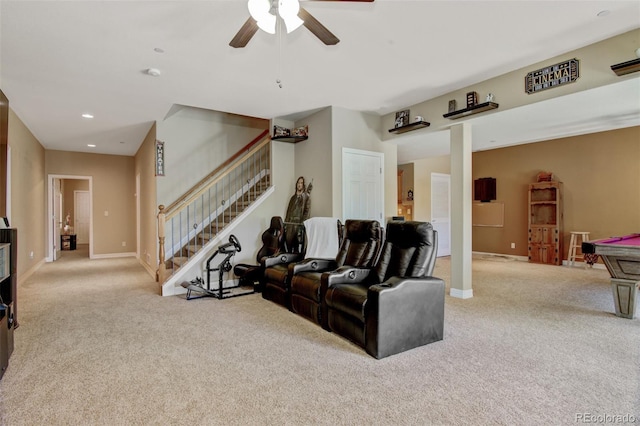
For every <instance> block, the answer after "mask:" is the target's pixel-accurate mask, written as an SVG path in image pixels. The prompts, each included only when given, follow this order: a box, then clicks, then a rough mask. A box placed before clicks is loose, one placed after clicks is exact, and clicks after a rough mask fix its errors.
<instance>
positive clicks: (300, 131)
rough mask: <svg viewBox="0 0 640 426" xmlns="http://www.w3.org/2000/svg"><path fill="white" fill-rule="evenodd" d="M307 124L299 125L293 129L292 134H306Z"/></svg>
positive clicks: (307, 130) (307, 132)
mask: <svg viewBox="0 0 640 426" xmlns="http://www.w3.org/2000/svg"><path fill="white" fill-rule="evenodd" d="M308 134H309V126H300V127H296V128H295V129H293V134H292V136H308Z"/></svg>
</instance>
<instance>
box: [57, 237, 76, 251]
mask: <svg viewBox="0 0 640 426" xmlns="http://www.w3.org/2000/svg"><path fill="white" fill-rule="evenodd" d="M75 249H76V235H75V234H70V235H60V250H75Z"/></svg>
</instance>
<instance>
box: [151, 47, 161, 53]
mask: <svg viewBox="0 0 640 426" xmlns="http://www.w3.org/2000/svg"><path fill="white" fill-rule="evenodd" d="M153 51H154V52H156V53H164V49H163V48H161V47H156V48H154V49H153Z"/></svg>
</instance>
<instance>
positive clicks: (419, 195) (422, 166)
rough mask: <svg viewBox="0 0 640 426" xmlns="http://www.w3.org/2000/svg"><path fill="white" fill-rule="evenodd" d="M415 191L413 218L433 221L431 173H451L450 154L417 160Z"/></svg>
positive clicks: (415, 165) (414, 176) (415, 163)
mask: <svg viewBox="0 0 640 426" xmlns="http://www.w3.org/2000/svg"><path fill="white" fill-rule="evenodd" d="M413 165H414V167H413V170H414V174H413V179H414V184H413V185H414V191H413V219H414V220H422V221H427V222H429V221H431V173H442V174H447V175H448V174H450V173H451V159H450V157H449V156H448V155H444V156H441V157H433V158H424V159H422V160H418V161H415V162H414V163H413Z"/></svg>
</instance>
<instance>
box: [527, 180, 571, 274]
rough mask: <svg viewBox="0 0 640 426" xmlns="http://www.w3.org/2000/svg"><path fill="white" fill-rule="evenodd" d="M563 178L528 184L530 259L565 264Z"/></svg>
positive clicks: (536, 261)
mask: <svg viewBox="0 0 640 426" xmlns="http://www.w3.org/2000/svg"><path fill="white" fill-rule="evenodd" d="M562 221H563V219H562V182H538V183H532V184H530V185H529V245H528V255H529V261H530V262H535V263H548V264H552V265H561V264H562V253H563V251H562Z"/></svg>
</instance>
